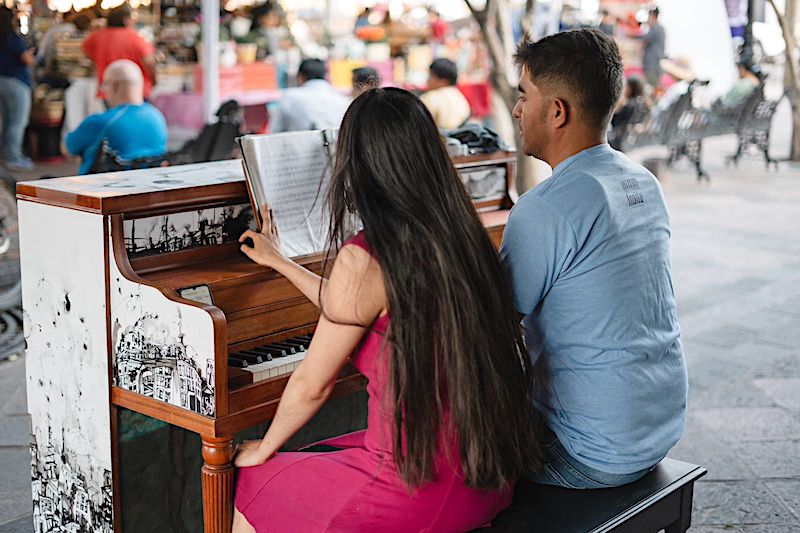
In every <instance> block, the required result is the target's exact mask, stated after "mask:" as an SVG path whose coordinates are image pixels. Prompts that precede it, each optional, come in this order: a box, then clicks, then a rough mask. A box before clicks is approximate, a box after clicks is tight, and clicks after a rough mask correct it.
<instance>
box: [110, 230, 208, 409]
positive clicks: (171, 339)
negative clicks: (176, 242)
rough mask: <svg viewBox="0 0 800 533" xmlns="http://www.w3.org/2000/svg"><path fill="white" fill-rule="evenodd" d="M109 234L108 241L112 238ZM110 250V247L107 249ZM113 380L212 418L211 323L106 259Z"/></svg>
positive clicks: (201, 313) (200, 312)
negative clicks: (129, 276)
mask: <svg viewBox="0 0 800 533" xmlns="http://www.w3.org/2000/svg"><path fill="white" fill-rule="evenodd" d="M111 239H112V237H111V236H110V235H109V243H111V242H112V240H111ZM112 249H113V247H112ZM109 273H110V280H109V288H110V301H111V347H112V351H113V357H112V359H113V366H114V369H113V384H114V385H115V386H117V387H120V388H123V389H126V390H129V391H133V392H137V393H139V394H142V395H144V396H147V397H150V398H154V399H156V400H160V401H163V402H166V403H169V404H172V405H176V406H178V407H183V408H184V409H189V410H190V411H194V412H195V413H198V414H201V415H205V416H214V415H215V413H216V400H215V391H214V327H213V321H212V319H211V316H210V315H209V314H208V313H207V312H205V311H204V310H203V309H200V308H198V307H193V306H191V305H185V304H181V303H178V302H174V301H171V300H169V299H167V297H166V296H164V294H163V293H161V291H159V290H158V289H155V288H153V287H149V286H146V285H142V284H140V283H136V282H135V281H131V280H128V279H126V278H125V277H124V276H123V275H122V273H121V272H120V271H119V268H117V264H116V261H115V260H114V258H113V256H111V257H110V259H109Z"/></svg>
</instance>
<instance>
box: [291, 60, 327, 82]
mask: <svg viewBox="0 0 800 533" xmlns="http://www.w3.org/2000/svg"><path fill="white" fill-rule="evenodd" d="M298 73H299V74H302V75H303V77H304V78H305V79H306V81H308V80H324V79H325V75H326V74H327V73H328V69H327V68H326V67H325V63H324V62H323V61H322V60H320V59H304V60H303V61H302V62H301V63H300V68H299V69H298Z"/></svg>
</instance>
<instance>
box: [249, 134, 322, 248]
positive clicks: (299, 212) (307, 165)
mask: <svg viewBox="0 0 800 533" xmlns="http://www.w3.org/2000/svg"><path fill="white" fill-rule="evenodd" d="M329 136H330V132H329ZM333 138H334V139H335V137H333ZM242 153H243V154H244V157H245V164H246V165H247V169H248V174H249V176H248V181H250V182H255V183H251V184H250V185H251V187H250V188H251V191H252V192H253V194H254V196H255V197H256V198H255V199H256V203H257V205H258V206H259V207H260V206H261V205H263V204H264V203H266V204H268V205H269V207H270V209H271V210H272V223H273V225H274V226H275V228H277V231H278V236H279V238H280V242H281V249H282V251H283V253H284V254H285V255H287V256H288V257H296V256H299V255H305V254H310V253H316V252H321V251H323V250H324V248H325V244H326V242H325V239H326V237H327V232H328V216H329V215H328V212H327V209H326V201H327V193H328V187H329V184H330V171H331V168H330V160H329V158H328V152H327V147H326V146H325V137H324V136H323V132H321V131H318V130H316V131H303V132H293V133H282V134H275V135H258V136H247V137H245V138H244V139H242Z"/></svg>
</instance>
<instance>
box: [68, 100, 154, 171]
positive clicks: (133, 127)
mask: <svg viewBox="0 0 800 533" xmlns="http://www.w3.org/2000/svg"><path fill="white" fill-rule="evenodd" d="M104 130H105V132H104ZM100 136H102V137H103V138H105V139H106V140H107V141H108V147H109V148H111V149H112V150H113V151H114V152H116V153H117V154H119V156H120V157H121V158H123V159H138V158H140V157H155V156H159V155H161V154H163V153H164V152H166V151H167V121H166V120H164V115H162V114H161V111H159V110H158V109H156V108H155V107H153V106H152V105H150V104H148V103H147V102H144V103H143V104H141V105H134V104H123V105H119V106H117V107H113V108H111V109H109V110H108V111H106V112H105V113H96V114H94V115H90V116H88V117H86V119H85V120H84V121H83V122H81V124H80V126H78V128H77V129H76V130H75V131H73V132H70V133H69V134H67V136H66V137H65V138H64V144H65V145H66V146H67V150H69V153H71V154H73V155H80V156H81V157H82V161H81V167H80V170H79V173H80V174H87V173H88V172H89V170H90V169H91V168H92V164H93V163H94V160H95V158H96V157H97V150H98V148H100V143H101V141H102V139H100Z"/></svg>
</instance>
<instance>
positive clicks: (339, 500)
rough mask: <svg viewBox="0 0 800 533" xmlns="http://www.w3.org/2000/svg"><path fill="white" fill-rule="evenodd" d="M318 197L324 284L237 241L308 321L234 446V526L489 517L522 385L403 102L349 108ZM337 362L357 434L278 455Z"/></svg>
mask: <svg viewBox="0 0 800 533" xmlns="http://www.w3.org/2000/svg"><path fill="white" fill-rule="evenodd" d="M328 202H329V208H330V212H331V230H330V237H329V257H333V255H334V253H335V261H334V263H333V266H332V268H331V269H330V275H329V276H328V279H327V280H323V279H322V278H320V277H318V276H316V275H315V274H313V273H311V272H309V271H307V270H305V269H304V268H302V267H301V266H298V265H297V264H296V263H294V262H292V261H291V260H289V259H287V258H285V257H283V256H281V255H280V253H279V252H278V249H277V247H276V240H275V237H273V236H272V234H271V232H270V231H269V227H268V226H267V227H265V228H264V231H263V233H256V232H253V231H248V232H246V233H245V234H244V235H242V239H241V240H242V241H244V240H245V239H246V238H248V237H250V238H252V239H253V242H254V246H253V247H249V246H245V245H243V246H242V251H243V252H245V253H246V254H247V255H248V256H249V257H250V258H251V259H253V260H254V261H256V262H258V263H260V264H262V265H265V266H268V267H271V268H274V269H275V270H277V271H278V272H280V273H281V274H283V275H284V276H286V277H287V278H288V279H289V280H290V281H291V282H292V283H294V284H295V285H296V286H297V287H298V288H299V289H300V290H301V291H302V292H303V293H304V294H305V295H306V296H307V297H308V298H309V299H310V300H311V301H313V302H315V303H316V304H317V305H319V306H320V307H321V311H322V316H321V317H320V319H319V323H318V325H317V329H316V332H315V335H314V339H313V341H312V343H311V346H310V348H309V350H308V354H307V355H306V357H305V359H304V360H303V362H302V364H301V365H300V366H299V367H298V368H297V370H295V371H294V373H293V374H292V376H291V378H290V379H289V382H288V384H287V386H286V389H285V391H284V393H283V396H282V398H281V403H280V405H279V406H278V410H277V412H276V414H275V418H274V420H273V421H272V424H271V426H270V428H269V430H268V431H267V433H266V435H265V436H264V438H263V439H262V440H259V441H250V442H245V443H243V444H242V445H240V446H239V450H238V452H237V455H236V457H235V463H236V465H237V466H239V467H240V469H239V472H238V481H237V485H236V501H235V504H236V510H235V517H234V531H237V532H241V531H253V530H254V529H255V530H257V531H273V530H274V531H303V532H310V531H329V530H334V531H412V530H413V531H464V530H469V529H472V528H475V527H480V526H482V525H484V524H488V523H489V522H490V521H491V520H492V518H494V516H495V515H496V514H497V513H498V512H500V511H501V510H503V509H504V508H505V507H507V506H508V505H509V503H510V501H511V492H512V488H513V484H514V481H515V480H516V479H517V478H518V477H519V476H521V475H522V474H523V473H526V472H529V471H532V470H535V469H536V468H537V467H538V462H539V447H538V445H537V439H536V435H535V430H534V428H535V420H534V416H535V414H534V410H533V408H532V396H533V387H534V381H533V379H532V372H531V368H530V362H529V359H528V357H527V356H526V351H525V349H524V347H523V344H522V338H521V336H520V328H519V321H518V318H517V315H516V311H515V310H514V308H513V303H512V301H513V300H512V296H511V291H510V288H509V285H508V283H507V281H506V279H505V277H504V273H503V271H502V269H501V267H500V264H499V262H498V260H497V257H496V254H495V251H494V249H493V247H492V244H491V242H490V240H489V237H488V235H487V234H486V232H485V231H484V228H483V226H482V225H481V222H480V220H479V219H478V216H477V215H476V213H475V209H474V208H473V206H472V204H471V202H470V199H469V198H468V196H467V194H466V193H465V191H464V188H463V186H462V184H461V181H460V180H459V178H458V176H457V174H456V171H455V169H454V167H453V165H452V163H451V161H450V159H449V158H448V156H447V153H446V151H445V148H444V145H443V144H442V142H441V140H440V137H439V133H438V131H437V129H436V125H435V124H434V122H433V118H432V117H431V115H430V113H429V112H428V111H427V109H426V108H425V106H424V105H423V104H422V102H420V100H419V99H418V98H416V97H415V96H413V95H412V94H411V93H409V92H406V91H403V90H401V89H372V90H370V91H368V92H366V93H364V94H362V95H361V96H359V97H358V98H357V99H356V100H355V101H354V102H353V103H352V105H351V106H350V108H349V109H348V111H347V113H346V114H345V116H344V120H343V122H342V126H341V129H340V132H339V138H338V142H337V146H336V161H335V166H334V170H333V176H332V178H331V186H330V195H329V199H328ZM354 214H357V215H358V216H359V217H360V219H361V222H362V223H363V227H364V229H363V231H361V232H358V233H355V231H354V227H353V224H352V220H353V215H354ZM337 252H338V253H337ZM348 357H349V358H350V360H351V361H352V362H353V364H354V365H355V366H356V367H357V368H358V370H359V371H360V372H361V373H362V374H364V375H365V376H366V377H367V378H368V379H369V384H368V386H367V392H368V393H369V403H368V427H367V429H366V430H365V431H361V432H357V433H354V434H349V435H345V436H342V437H338V438H335V439H332V440H330V441H327V442H325V443H324V444H327V445H329V446H333V447H336V448H339V450H338V451H333V452H327V453H311V452H302V451H300V452H288V453H277V454H276V452H277V451H278V450H279V449H280V447H281V446H283V445H284V443H286V441H287V440H288V439H289V438H290V437H291V436H292V435H293V434H294V433H295V432H297V430H299V429H300V428H301V427H302V426H303V425H304V424H305V423H306V422H307V421H308V420H309V419H310V418H311V417H312V416H313V415H314V413H316V412H317V410H318V409H319V408H320V406H321V405H322V404H323V403H324V402H325V401H326V399H327V398H328V397H329V395H330V393H331V391H332V388H333V384H334V382H335V380H336V377H337V375H338V373H339V371H340V369H341V368H342V366H343V365H344V364H345V362H346V361H347V359H348Z"/></svg>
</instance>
